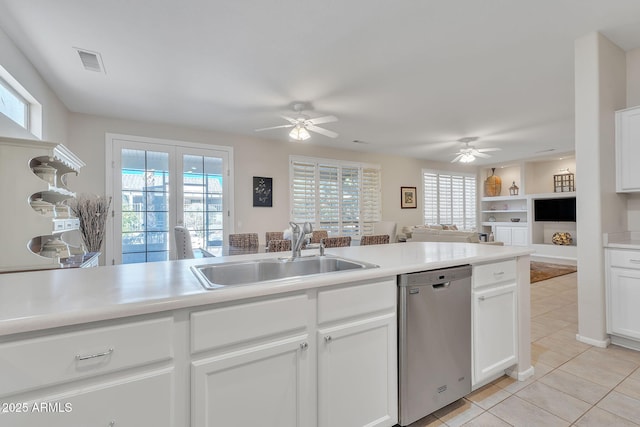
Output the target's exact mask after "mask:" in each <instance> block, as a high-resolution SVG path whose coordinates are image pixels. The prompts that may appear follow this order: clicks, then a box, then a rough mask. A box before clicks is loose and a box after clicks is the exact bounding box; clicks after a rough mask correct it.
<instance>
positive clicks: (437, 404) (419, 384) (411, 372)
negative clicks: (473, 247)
mask: <svg viewBox="0 0 640 427" xmlns="http://www.w3.org/2000/svg"><path fill="white" fill-rule="evenodd" d="M398 304H399V307H398V403H399V418H400V425H401V426H407V425H409V424H411V423H412V422H414V421H416V420H419V419H420V418H422V417H424V416H426V415H428V414H431V413H432V412H435V411H437V410H438V409H440V408H442V407H444V406H446V405H448V404H450V403H452V402H454V401H456V400H458V399H460V398H461V397H464V396H466V395H467V394H469V393H471V266H470V265H464V266H460V267H452V268H447V269H442V270H432V271H423V272H419V273H410V274H403V275H401V276H399V277H398Z"/></svg>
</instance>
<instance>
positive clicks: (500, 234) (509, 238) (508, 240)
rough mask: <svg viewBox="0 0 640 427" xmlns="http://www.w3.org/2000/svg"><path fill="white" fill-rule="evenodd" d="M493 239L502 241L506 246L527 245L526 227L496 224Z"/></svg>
mask: <svg viewBox="0 0 640 427" xmlns="http://www.w3.org/2000/svg"><path fill="white" fill-rule="evenodd" d="M495 229H496V232H495V240H496V241H498V242H503V243H504V244H505V245H507V246H527V245H528V244H529V239H528V238H527V227H521V226H520V227H509V226H501V225H497V226H496V227H495Z"/></svg>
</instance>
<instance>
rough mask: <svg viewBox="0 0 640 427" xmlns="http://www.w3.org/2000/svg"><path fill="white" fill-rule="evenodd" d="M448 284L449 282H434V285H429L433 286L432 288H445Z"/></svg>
mask: <svg viewBox="0 0 640 427" xmlns="http://www.w3.org/2000/svg"><path fill="white" fill-rule="evenodd" d="M449 285H451V282H444V283H436V284H434V285H431V287H433V289H446V288H448V287H449Z"/></svg>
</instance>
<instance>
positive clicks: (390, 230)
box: [361, 221, 397, 244]
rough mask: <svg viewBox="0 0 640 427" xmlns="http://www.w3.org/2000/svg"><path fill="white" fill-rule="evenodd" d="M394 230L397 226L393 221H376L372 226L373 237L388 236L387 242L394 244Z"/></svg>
mask: <svg viewBox="0 0 640 427" xmlns="http://www.w3.org/2000/svg"><path fill="white" fill-rule="evenodd" d="M396 228H397V224H396V222H395V221H378V222H375V223H374V224H373V234H374V235H379V234H388V235H389V242H391V243H395V242H396ZM361 244H362V243H361Z"/></svg>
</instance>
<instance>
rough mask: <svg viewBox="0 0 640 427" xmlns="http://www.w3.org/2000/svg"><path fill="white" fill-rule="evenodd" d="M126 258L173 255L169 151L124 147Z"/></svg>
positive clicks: (143, 259)
mask: <svg viewBox="0 0 640 427" xmlns="http://www.w3.org/2000/svg"><path fill="white" fill-rule="evenodd" d="M121 163H122V170H121V176H122V191H121V193H122V194H121V197H122V262H123V264H128V263H135V262H148V261H165V260H168V259H169V212H168V206H169V154H168V153H163V152H154V151H145V150H131V149H123V150H122V153H121Z"/></svg>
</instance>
